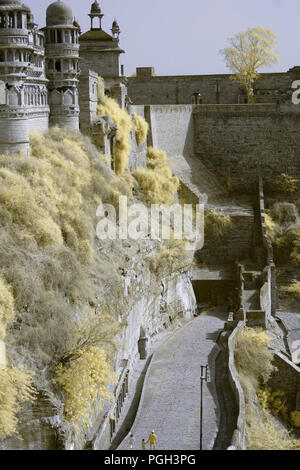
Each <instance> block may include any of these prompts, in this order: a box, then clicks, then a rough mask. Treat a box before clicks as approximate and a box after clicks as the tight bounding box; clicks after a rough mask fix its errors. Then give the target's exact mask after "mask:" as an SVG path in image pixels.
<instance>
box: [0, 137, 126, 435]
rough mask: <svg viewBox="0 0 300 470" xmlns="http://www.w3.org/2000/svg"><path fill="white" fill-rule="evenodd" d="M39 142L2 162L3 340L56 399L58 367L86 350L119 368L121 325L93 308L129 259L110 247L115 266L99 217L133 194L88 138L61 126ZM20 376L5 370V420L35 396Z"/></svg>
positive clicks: (0, 259) (0, 318)
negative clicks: (22, 400)
mask: <svg viewBox="0 0 300 470" xmlns="http://www.w3.org/2000/svg"><path fill="white" fill-rule="evenodd" d="M30 144H31V145H30V155H29V156H24V155H21V154H20V155H18V156H16V155H1V156H0V223H1V231H0V265H1V272H2V276H1V278H0V335H1V338H0V339H2V338H3V337H4V335H5V333H6V338H5V342H6V344H7V352H8V357H9V358H10V362H11V363H12V364H14V365H17V364H19V363H21V362H22V363H23V364H25V365H26V367H27V368H29V369H32V370H34V371H35V373H36V374H35V377H34V383H35V385H36V386H37V387H38V388H39V389H40V388H43V390H44V391H49V392H51V390H52V385H51V381H52V377H53V370H52V368H53V366H54V365H55V364H56V363H58V362H60V361H61V360H66V358H67V357H68V356H71V355H72V354H73V351H74V349H82V347H83V342H84V343H85V344H89V345H90V347H101V349H102V350H103V351H105V353H106V355H107V360H109V361H113V360H114V353H115V350H114V349H113V347H112V342H113V340H114V335H115V334H116V328H115V327H114V321H113V319H112V318H111V317H110V321H109V320H108V318H106V320H105V322H104V319H103V316H101V319H99V318H98V317H97V316H96V315H95V313H94V307H91V306H93V305H97V304H98V303H99V300H98V299H97V296H98V295H99V293H100V291H101V288H102V286H103V285H104V283H109V282H110V279H111V278H113V277H114V275H115V271H114V270H115V264H116V265H117V262H119V260H120V262H122V261H121V260H122V255H123V252H122V247H121V246H120V244H119V245H117V243H116V246H111V244H109V242H107V248H109V263H108V261H107V260H106V257H105V256H102V257H101V254H100V248H105V247H104V246H100V245H101V243H100V242H99V240H97V239H96V238H95V227H96V225H97V216H96V210H97V207H98V205H99V204H100V203H101V202H103V203H110V204H113V205H114V206H115V207H118V198H119V195H121V194H127V188H126V186H125V185H124V183H123V182H122V181H121V180H120V179H119V178H118V177H117V176H116V175H115V174H114V173H113V172H112V171H111V170H110V169H108V168H107V166H106V165H105V164H104V163H103V162H102V159H101V155H100V154H99V153H98V152H97V151H96V149H95V147H94V146H93V145H92V144H91V143H90V140H89V139H88V138H85V137H83V136H81V135H80V134H79V133H76V132H72V131H68V130H66V129H64V130H61V129H58V128H52V129H51V130H50V131H49V132H48V133H47V134H45V135H40V134H37V133H33V134H32V136H31V142H30ZM103 245H105V243H104V242H103ZM108 264H109V267H110V269H111V271H108V269H107V266H108ZM116 269H117V268H116ZM115 277H116V276H115ZM114 280H115V278H114ZM115 284H116V282H115ZM115 284H114V286H113V288H114V289H115V290H116V291H117V289H118V286H117V285H115ZM120 291H122V292H123V286H122V285H121V286H120ZM117 297H118V295H117V294H116V298H117ZM104 300H105V301H106V300H107V299H105V298H104V299H103V301H104ZM110 302H111V299H110ZM91 308H92V309H93V315H87V314H86V312H89V311H90V309H91ZM86 323H88V324H89V325H90V326H89V327H88V325H86ZM104 323H105V324H104ZM107 323H109V325H107ZM10 326H11V327H10ZM75 329H76V331H77V333H78V334H75V333H74V332H75ZM99 330H101V335H100V333H97V334H96V332H97V331H98V332H99ZM81 334H82V335H81ZM80 335H81V336H80ZM65 364H66V365H68V364H69V363H68V361H66V362H65ZM91 367H92V365H91ZM18 370H19V369H14V368H8V369H2V370H1V374H2V379H3V384H5V389H3V393H4V391H5V392H7V391H8V390H9V393H10V395H11V396H10V397H8V396H5V397H4V398H3V400H4V401H3V402H2V405H1V403H0V413H2V411H1V410H6V411H5V415H7V413H8V412H7V410H8V408H9V406H12V408H15V409H16V410H18V405H17V404H16V401H15V398H14V397H22V393H23V392H22V384H23V385H24V387H25V388H24V390H28V387H27V386H29V385H28V384H29V381H28V380H29V379H28V380H27V379H26V377H28V375H26V374H27V372H26V371H25V370H23V371H22V374H19V375H18ZM28 374H29V375H30V374H31V372H28ZM18 377H19V378H18ZM2 379H1V380H2ZM9 387H10V388H9ZM13 387H15V388H13ZM1 390H2V389H1ZM16 399H17V398H16ZM7 400H9V401H7ZM3 413H4V411H3ZM10 416H12V417H10V418H9V420H10V422H12V421H13V422H14V423H16V421H15V418H14V416H13V415H10ZM7 429H8V430H9V429H12V425H11V426H10V425H8V426H7Z"/></svg>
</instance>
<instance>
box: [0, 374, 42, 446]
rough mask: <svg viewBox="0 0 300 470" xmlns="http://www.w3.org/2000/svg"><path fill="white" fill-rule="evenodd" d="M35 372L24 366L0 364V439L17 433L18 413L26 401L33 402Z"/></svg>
mask: <svg viewBox="0 0 300 470" xmlns="http://www.w3.org/2000/svg"><path fill="white" fill-rule="evenodd" d="M32 378H33V373H32V372H31V371H28V370H25V369H24V368H22V367H5V368H3V367H1V366H0V439H4V438H6V437H9V436H13V435H15V434H17V427H18V413H19V412H20V410H21V407H22V404H23V403H24V402H33V401H34V398H35V391H34V388H33V385H32Z"/></svg>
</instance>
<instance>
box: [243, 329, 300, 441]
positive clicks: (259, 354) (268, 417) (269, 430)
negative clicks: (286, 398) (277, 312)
mask: <svg viewBox="0 0 300 470" xmlns="http://www.w3.org/2000/svg"><path fill="white" fill-rule="evenodd" d="M270 341H271V340H270V338H269V337H268V335H267V333H266V331H264V330H262V329H260V328H245V329H244V331H242V332H240V333H239V334H238V335H237V342H236V349H235V356H234V359H235V365H236V369H237V372H238V375H239V379H240V383H241V385H242V388H243V391H244V396H245V406H246V434H247V449H248V450H296V449H297V450H298V449H300V440H299V439H294V438H292V437H291V436H290V434H289V432H288V430H287V429H286V428H285V427H284V426H283V425H282V423H281V422H279V421H278V416H276V413H275V415H274V414H272V412H271V410H270V408H269V406H266V397H265V396H263V395H262V389H264V387H265V385H266V384H267V382H268V380H269V379H270V377H271V375H272V374H273V373H275V372H276V367H275V366H274V365H273V358H274V356H273V353H272V351H271V350H270V349H269V345H270ZM273 398H274V400H275V399H276V397H275V396H273ZM277 398H278V395H277ZM267 401H268V400H267ZM273 403H274V401H273ZM281 405H282V407H281V409H282V410H283V407H284V405H283V404H282V403H281ZM283 412H284V411H283Z"/></svg>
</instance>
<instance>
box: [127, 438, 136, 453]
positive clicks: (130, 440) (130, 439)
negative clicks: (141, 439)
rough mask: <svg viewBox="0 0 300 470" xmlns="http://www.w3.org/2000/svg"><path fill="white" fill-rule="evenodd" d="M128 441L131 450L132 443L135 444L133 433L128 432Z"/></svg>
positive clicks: (132, 447)
mask: <svg viewBox="0 0 300 470" xmlns="http://www.w3.org/2000/svg"><path fill="white" fill-rule="evenodd" d="M128 441H129V449H130V450H133V449H134V444H135V439H134V437H133V434H130V436H129V439H128Z"/></svg>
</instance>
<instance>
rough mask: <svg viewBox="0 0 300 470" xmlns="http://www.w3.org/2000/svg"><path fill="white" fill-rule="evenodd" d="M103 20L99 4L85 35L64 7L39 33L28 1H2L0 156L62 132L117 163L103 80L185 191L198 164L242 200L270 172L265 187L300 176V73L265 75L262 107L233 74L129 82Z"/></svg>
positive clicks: (114, 36)
mask: <svg viewBox="0 0 300 470" xmlns="http://www.w3.org/2000/svg"><path fill="white" fill-rule="evenodd" d="M103 16H104V15H103V13H102V10H101V7H100V5H99V3H98V2H97V1H95V2H94V3H92V5H91V10H90V13H89V17H90V20H91V28H90V30H89V31H87V32H85V33H82V32H81V29H80V25H79V23H78V22H77V21H75V19H74V17H73V13H72V10H71V8H70V7H69V6H68V5H67V4H65V3H63V2H62V1H56V2H54V3H52V4H51V5H50V6H49V7H48V8H47V12H46V26H45V27H43V28H41V29H39V28H38V25H37V24H36V23H35V22H34V16H33V14H32V12H31V10H30V8H29V7H27V6H26V5H24V4H22V3H21V1H20V0H0V152H2V153H4V152H7V151H8V152H15V151H17V150H19V149H22V150H23V151H25V152H27V151H28V149H29V135H30V132H31V131H33V130H36V131H39V132H42V133H43V132H46V131H47V130H48V128H49V126H54V125H58V126H61V127H68V128H71V129H74V130H79V129H80V130H81V132H83V133H85V134H89V135H91V136H92V137H93V138H94V141H95V142H97V143H98V145H99V146H100V147H102V149H103V150H104V151H105V152H106V153H108V154H112V153H113V139H114V132H113V126H111V125H110V124H111V123H109V122H108V120H105V119H103V117H102V118H101V117H99V116H97V102H98V86H97V83H98V77H99V76H100V77H102V79H103V81H104V86H105V92H106V93H107V94H108V95H109V96H111V97H113V98H115V99H116V100H117V101H118V103H119V104H120V105H121V106H122V107H123V108H125V107H127V109H128V111H129V112H130V113H133V112H136V113H138V114H140V115H142V116H144V117H145V118H146V120H147V121H148V123H149V125H150V132H149V136H148V145H149V144H150V145H154V146H156V147H161V148H162V149H164V150H165V151H167V153H168V156H169V157H174V158H175V159H176V157H177V163H174V165H173V171H174V172H175V173H176V174H177V175H178V176H179V177H180V178H181V180H183V181H184V179H185V178H186V179H189V177H188V176H187V174H185V175H184V173H187V171H188V170H187V169H186V170H187V171H186V172H185V170H184V168H183V167H184V166H186V162H188V159H189V158H190V157H191V156H193V157H196V158H197V159H198V160H199V161H201V164H202V165H204V166H205V171H207V172H210V171H213V172H214V173H216V176H217V177H218V178H219V179H220V181H223V182H225V180H226V179H228V178H230V180H231V181H232V183H233V185H235V188H236V189H239V188H241V187H242V188H243V190H244V191H245V190H246V189H247V188H248V189H250V188H251V187H252V184H253V182H254V181H257V175H258V173H261V172H262V171H263V173H264V180H265V184H266V185H267V186H268V184H270V185H271V184H272V182H273V180H274V177H276V175H278V174H281V173H283V172H284V173H292V174H293V175H295V176H297V175H299V173H300V169H299V158H298V154H297V149H298V148H299V117H300V106H297V105H294V104H292V100H291V96H292V92H293V90H292V83H293V82H294V81H295V80H297V79H298V78H300V67H298V66H295V67H293V68H292V69H290V70H288V71H287V72H282V73H264V74H261V75H260V77H259V79H258V80H257V81H256V82H255V90H254V92H255V103H256V104H255V105H248V104H247V103H246V94H245V90H244V89H243V87H242V86H241V85H240V84H239V83H237V82H234V81H232V80H231V79H230V75H229V74H228V75H226V74H221V75H199V76H189V75H185V76H157V75H156V74H155V71H154V68H153V67H138V68H137V70H136V74H134V76H131V77H125V76H124V68H123V66H120V55H121V54H122V53H124V50H122V49H121V47H120V44H119V39H120V27H119V25H118V23H117V21H116V20H114V21H113V23H112V26H111V34H108V33H107V32H105V31H104V29H103V28H102V21H103ZM275 136H276V139H275ZM278 137H280V138H278ZM132 141H133V142H132V143H133V145H132V148H133V150H132V155H131V158H130V166H131V168H134V167H136V166H137V165H140V164H142V163H143V162H144V161H145V160H144V157H145V148H144V149H139V148H137V145H136V142H135V139H134V136H132ZM182 157H183V158H182ZM112 161H113V159H112ZM188 166H189V167H190V166H191V165H189V163H188Z"/></svg>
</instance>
